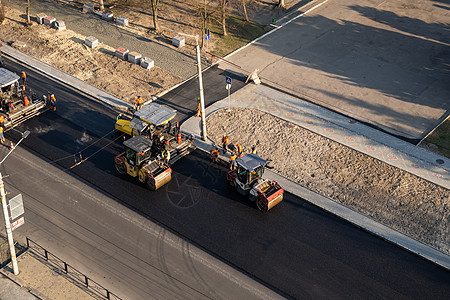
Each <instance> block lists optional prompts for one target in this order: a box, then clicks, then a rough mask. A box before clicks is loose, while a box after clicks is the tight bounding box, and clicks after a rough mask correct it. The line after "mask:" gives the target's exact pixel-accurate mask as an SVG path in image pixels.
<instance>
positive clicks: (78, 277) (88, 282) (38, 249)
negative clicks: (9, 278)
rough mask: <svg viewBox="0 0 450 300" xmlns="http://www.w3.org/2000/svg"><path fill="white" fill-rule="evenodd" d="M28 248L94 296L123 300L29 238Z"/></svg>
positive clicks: (109, 299) (110, 299)
mask: <svg viewBox="0 0 450 300" xmlns="http://www.w3.org/2000/svg"><path fill="white" fill-rule="evenodd" d="M27 248H28V249H30V250H31V252H32V253H34V254H36V255H38V256H40V257H42V258H43V259H45V260H46V261H48V262H49V263H51V264H52V266H54V267H58V268H59V269H61V271H62V272H63V273H64V274H66V275H67V276H68V277H70V279H72V280H73V281H75V282H78V283H80V284H81V285H82V286H83V287H85V288H87V289H88V290H89V292H91V293H92V294H94V295H95V296H97V297H100V298H101V299H108V300H122V299H121V298H120V297H118V296H117V295H115V294H114V293H112V292H110V291H109V290H108V289H106V288H104V287H103V286H101V285H100V284H98V283H97V282H95V281H94V280H92V279H90V278H89V277H87V276H86V275H84V274H83V273H81V272H80V271H78V270H77V269H75V268H74V267H72V266H71V265H69V264H68V263H66V262H65V261H63V260H62V259H60V258H58V257H57V256H56V255H54V254H52V253H51V252H50V251H48V250H47V249H45V248H44V247H42V246H40V245H39V244H38V243H36V242H34V241H33V240H31V239H30V238H28V237H27Z"/></svg>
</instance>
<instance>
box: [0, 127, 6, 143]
mask: <svg viewBox="0 0 450 300" xmlns="http://www.w3.org/2000/svg"><path fill="white" fill-rule="evenodd" d="M4 131H5V129H4V128H3V127H0V143H2V144H3V143H4V142H5V135H4V134H3V132H4Z"/></svg>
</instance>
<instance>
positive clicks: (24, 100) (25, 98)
mask: <svg viewBox="0 0 450 300" xmlns="http://www.w3.org/2000/svg"><path fill="white" fill-rule="evenodd" d="M29 104H30V101H28V97H27V96H23V105H25V106H28V105H29Z"/></svg>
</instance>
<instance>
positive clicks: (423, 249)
mask: <svg viewBox="0 0 450 300" xmlns="http://www.w3.org/2000/svg"><path fill="white" fill-rule="evenodd" d="M227 107H228V101H225V100H222V101H218V102H216V103H214V104H212V105H210V106H209V107H208V108H207V110H206V112H205V114H206V116H207V117H208V116H209V115H211V114H212V113H214V112H216V111H219V110H221V109H226V108H227ZM232 107H237V106H236V105H232ZM181 130H182V132H183V133H185V134H188V135H189V134H190V135H192V137H193V138H194V145H195V146H196V147H197V148H199V149H200V150H202V151H204V152H207V153H208V154H209V153H210V151H211V150H212V149H213V148H214V147H218V146H217V145H213V141H212V140H210V139H208V141H206V142H205V141H203V140H202V138H201V119H200V118H198V117H195V116H194V117H191V118H189V119H188V120H186V121H185V122H184V123H183V124H182V127H181ZM218 148H220V147H218ZM219 158H220V159H221V160H223V161H225V162H227V161H228V159H229V156H227V155H219ZM266 174H267V178H268V179H271V180H275V181H277V182H278V183H280V184H281V186H282V187H283V188H284V189H285V190H286V191H288V192H290V193H292V194H294V195H296V196H298V197H300V198H302V199H304V200H305V201H308V202H310V203H311V204H313V205H315V206H317V207H320V208H321V209H323V210H325V211H327V212H329V213H331V214H333V215H335V216H337V217H339V218H341V219H344V220H346V221H348V222H350V223H351V224H353V225H355V226H357V227H358V228H361V229H363V230H365V231H367V232H369V233H371V234H373V235H375V236H377V237H380V238H382V239H383V240H385V241H388V242H390V243H392V244H394V245H397V246H399V247H401V248H403V249H405V250H407V251H409V252H411V253H414V254H416V255H418V256H420V257H422V258H424V259H426V260H428V261H431V262H433V263H434V264H436V265H439V266H441V267H443V268H445V269H447V270H450V256H449V255H446V254H444V253H442V252H440V251H439V250H436V249H434V248H432V247H430V246H428V245H425V244H423V243H421V242H419V241H417V240H414V239H412V238H410V237H408V236H406V235H404V234H402V233H400V232H398V231H397V230H394V229H392V228H390V227H388V226H386V225H383V224H380V223H378V222H376V221H375V220H373V219H371V218H369V217H367V216H365V215H363V214H361V213H358V212H356V211H354V210H352V209H350V208H347V207H345V206H343V205H341V204H339V203H337V202H335V201H333V200H332V199H330V198H327V197H324V196H322V195H319V194H317V193H315V192H313V191H311V190H308V189H307V188H305V187H303V186H301V185H299V184H297V183H295V182H293V181H291V180H289V179H288V178H285V177H283V176H281V175H279V174H276V173H274V172H272V171H270V170H267V171H266Z"/></svg>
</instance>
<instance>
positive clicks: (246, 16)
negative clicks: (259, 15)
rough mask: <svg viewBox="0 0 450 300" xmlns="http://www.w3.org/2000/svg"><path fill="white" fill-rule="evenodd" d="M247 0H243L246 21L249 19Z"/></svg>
mask: <svg viewBox="0 0 450 300" xmlns="http://www.w3.org/2000/svg"><path fill="white" fill-rule="evenodd" d="M247 1H248V0H242V9H243V10H244V17H245V21H247V22H248V21H249V19H248V15H247Z"/></svg>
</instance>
